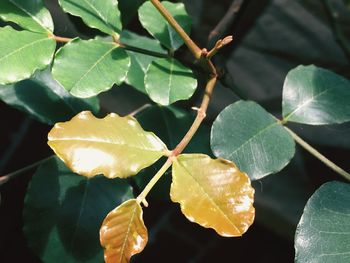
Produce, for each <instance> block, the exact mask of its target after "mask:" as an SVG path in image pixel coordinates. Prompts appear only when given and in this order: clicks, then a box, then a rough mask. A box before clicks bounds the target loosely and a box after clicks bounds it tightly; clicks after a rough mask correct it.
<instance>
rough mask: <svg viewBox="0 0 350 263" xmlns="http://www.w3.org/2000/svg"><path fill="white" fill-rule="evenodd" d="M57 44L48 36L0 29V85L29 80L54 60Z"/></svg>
mask: <svg viewBox="0 0 350 263" xmlns="http://www.w3.org/2000/svg"><path fill="white" fill-rule="evenodd" d="M55 48H56V42H55V40H53V39H52V38H50V37H48V35H47V34H40V33H33V32H29V31H16V30H14V29H13V28H11V27H9V26H7V27H4V28H0V72H1V74H0V84H2V85H6V84H11V83H14V82H17V81H19V80H23V79H26V78H29V77H30V76H31V75H33V73H34V72H35V71H36V70H38V69H44V68H45V67H47V66H48V65H49V64H50V63H51V60H52V57H53V54H54V52H55Z"/></svg>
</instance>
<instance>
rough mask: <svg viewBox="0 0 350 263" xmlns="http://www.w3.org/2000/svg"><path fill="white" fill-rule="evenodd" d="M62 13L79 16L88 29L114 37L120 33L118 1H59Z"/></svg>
mask: <svg viewBox="0 0 350 263" xmlns="http://www.w3.org/2000/svg"><path fill="white" fill-rule="evenodd" d="M59 3H60V5H61V7H62V8H63V10H64V11H66V12H68V13H70V14H72V15H75V16H79V17H81V18H82V19H83V21H84V22H85V23H86V24H87V25H88V26H90V27H93V28H97V29H99V30H101V31H102V32H104V33H106V34H110V35H115V34H117V33H119V32H120V31H121V27H122V26H121V22H120V12H119V9H118V0H104V1H96V0H59Z"/></svg>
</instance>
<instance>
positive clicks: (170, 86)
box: [145, 58, 197, 105]
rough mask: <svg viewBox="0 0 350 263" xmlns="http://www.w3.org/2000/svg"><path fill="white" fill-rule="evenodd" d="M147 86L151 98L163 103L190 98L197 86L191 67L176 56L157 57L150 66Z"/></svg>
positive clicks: (167, 103)
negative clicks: (186, 65) (187, 66)
mask: <svg viewBox="0 0 350 263" xmlns="http://www.w3.org/2000/svg"><path fill="white" fill-rule="evenodd" d="M145 87H146V91H147V93H148V95H149V96H150V98H151V99H152V100H153V101H154V102H157V103H158V104H161V105H169V104H172V103H174V102H176V101H178V100H186V99H189V98H190V97H191V96H192V95H193V93H194V92H195V90H196V88H197V80H196V79H195V76H194V74H193V72H192V70H191V69H189V68H186V67H185V66H183V65H182V64H181V63H180V62H178V61H177V60H176V59H174V58H169V59H162V58H159V59H156V60H154V61H153V62H152V64H151V65H150V66H149V67H148V69H147V72H146V76H145Z"/></svg>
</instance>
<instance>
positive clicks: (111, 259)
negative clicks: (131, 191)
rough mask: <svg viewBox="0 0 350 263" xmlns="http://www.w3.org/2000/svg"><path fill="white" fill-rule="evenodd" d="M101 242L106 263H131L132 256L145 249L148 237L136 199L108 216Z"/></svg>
mask: <svg viewBox="0 0 350 263" xmlns="http://www.w3.org/2000/svg"><path fill="white" fill-rule="evenodd" d="M100 240H101V245H102V246H103V247H104V249H105V254H104V258H105V262H106V263H126V262H129V260H130V258H131V256H133V255H135V254H137V253H140V252H141V251H142V250H143V249H144V247H145V246H146V244H147V241H148V235H147V229H146V227H145V224H144V223H143V219H142V208H141V206H140V204H139V203H138V202H137V201H136V199H131V200H129V201H126V202H124V203H123V204H121V205H120V206H118V207H117V208H116V209H114V210H112V211H111V212H110V213H109V214H108V215H107V217H106V218H105V220H104V221H103V224H102V226H101V229H100Z"/></svg>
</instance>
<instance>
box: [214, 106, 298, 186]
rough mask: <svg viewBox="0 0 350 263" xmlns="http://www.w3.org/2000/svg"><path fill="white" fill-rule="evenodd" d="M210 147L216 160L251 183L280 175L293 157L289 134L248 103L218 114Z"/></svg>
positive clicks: (260, 110) (293, 148) (266, 113)
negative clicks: (224, 161) (234, 166)
mask: <svg viewBox="0 0 350 263" xmlns="http://www.w3.org/2000/svg"><path fill="white" fill-rule="evenodd" d="M210 143H211V148H212V150H213V152H214V154H215V156H217V157H222V158H225V159H228V160H231V161H232V162H235V163H236V164H237V166H238V167H239V168H240V169H241V170H242V171H244V172H246V173H247V174H248V175H249V177H250V178H251V179H252V180H257V179H261V178H263V177H264V176H266V175H268V174H271V173H276V172H279V171H280V170H282V169H283V168H284V167H285V166H286V165H287V164H288V163H289V161H290V160H291V158H292V157H293V156H294V153H295V143H294V140H293V138H292V137H291V136H290V134H289V133H288V132H287V131H286V130H285V129H284V128H283V126H282V125H280V124H279V123H278V122H277V121H276V120H275V119H274V117H272V116H271V115H270V114H269V113H268V112H266V111H265V110H264V109H263V108H262V107H261V106H259V105H258V104H256V103H255V102H251V101H239V102H236V103H234V104H232V105H230V106H228V107H227V108H225V109H224V110H223V111H222V112H221V113H220V114H219V116H218V117H217V119H216V120H215V122H214V124H213V126H212V131H211V142H210Z"/></svg>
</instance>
